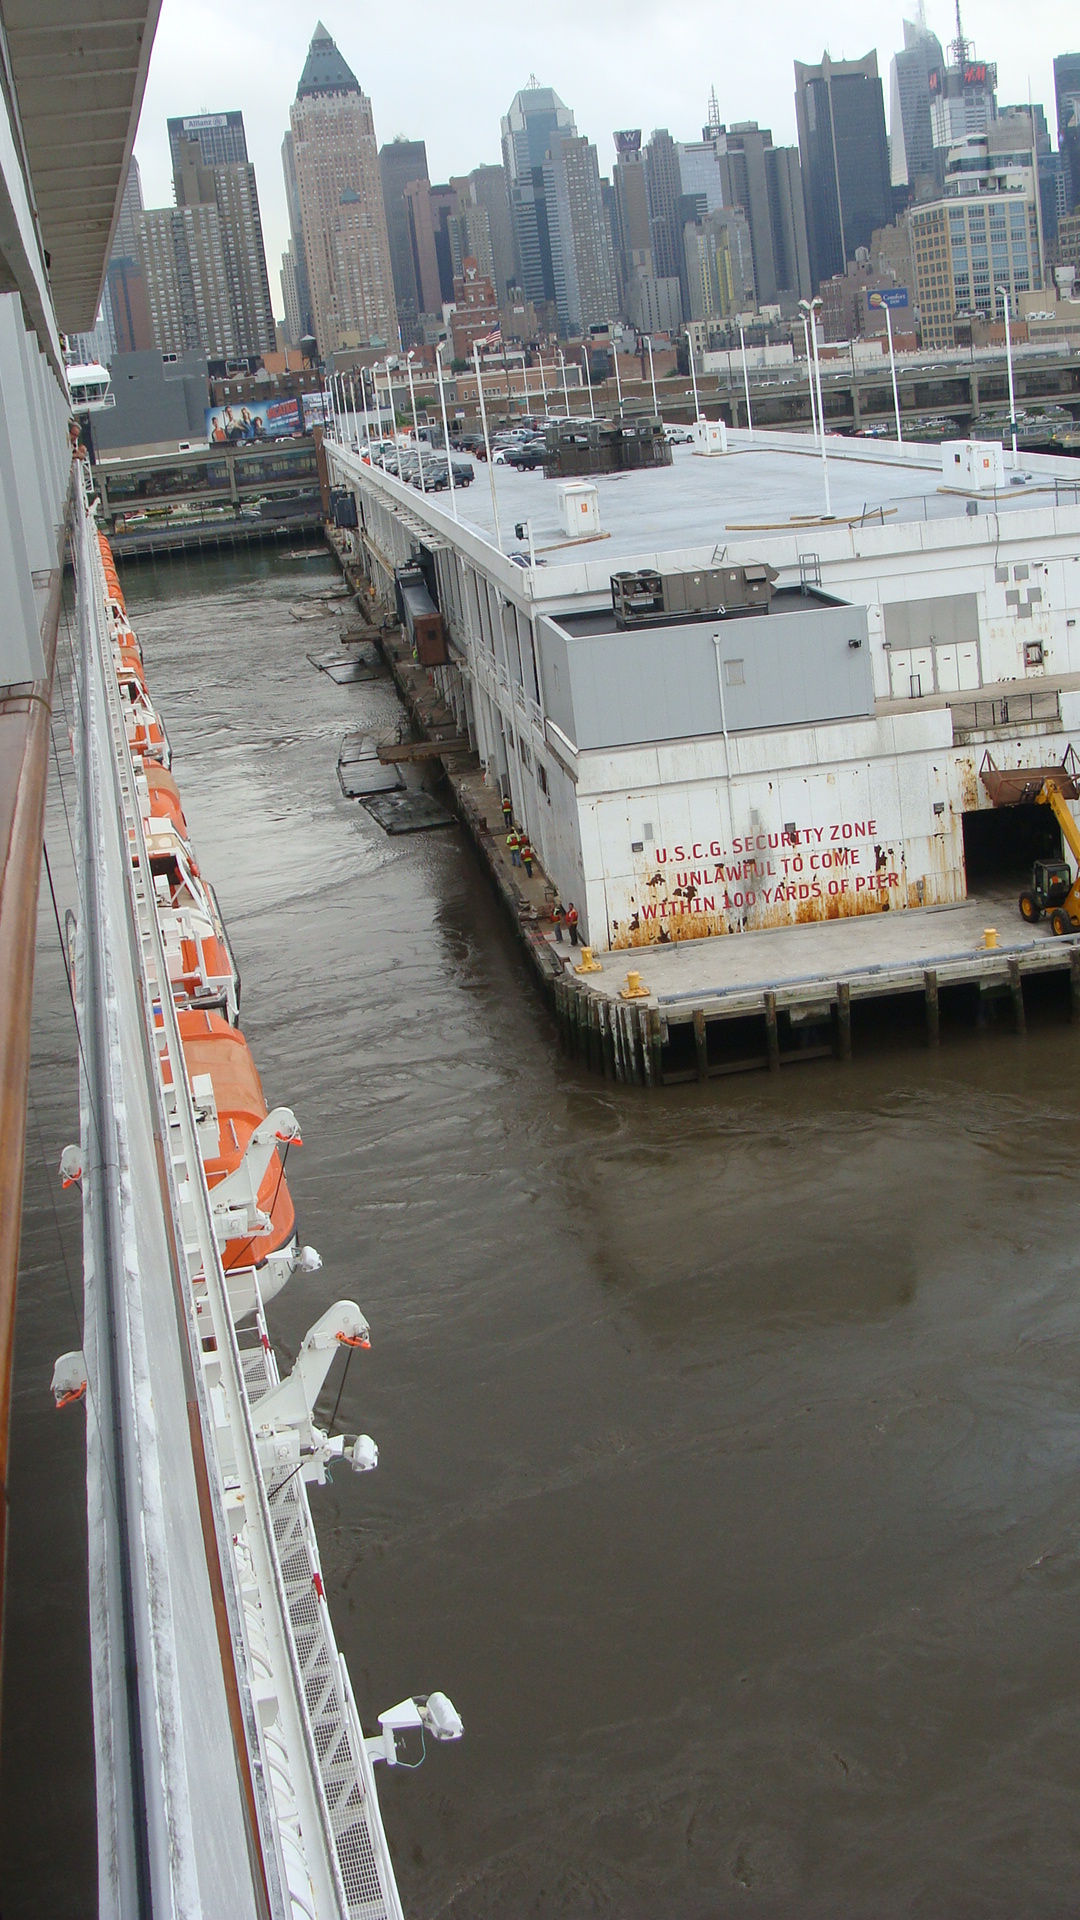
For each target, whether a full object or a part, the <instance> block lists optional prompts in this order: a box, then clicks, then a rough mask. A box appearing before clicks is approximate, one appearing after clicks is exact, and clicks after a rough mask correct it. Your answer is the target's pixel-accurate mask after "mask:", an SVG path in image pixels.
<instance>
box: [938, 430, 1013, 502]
mask: <svg viewBox="0 0 1080 1920" xmlns="http://www.w3.org/2000/svg"><path fill="white" fill-rule="evenodd" d="M941 477H942V479H943V480H944V482H945V485H946V486H947V487H958V488H959V489H960V490H961V491H962V492H964V493H992V492H993V490H994V488H995V487H1003V486H1004V485H1005V455H1004V452H1003V451H1002V446H1001V442H1000V440H944V441H943V442H942V446H941Z"/></svg>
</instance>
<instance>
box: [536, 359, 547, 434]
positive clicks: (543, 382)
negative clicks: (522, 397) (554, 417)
mask: <svg viewBox="0 0 1080 1920" xmlns="http://www.w3.org/2000/svg"><path fill="white" fill-rule="evenodd" d="M536 357H537V359H538V360H539V362H540V391H541V393H542V394H543V396H544V420H545V422H546V421H547V410H548V397H547V381H546V380H545V378H544V349H543V347H537V349H536Z"/></svg>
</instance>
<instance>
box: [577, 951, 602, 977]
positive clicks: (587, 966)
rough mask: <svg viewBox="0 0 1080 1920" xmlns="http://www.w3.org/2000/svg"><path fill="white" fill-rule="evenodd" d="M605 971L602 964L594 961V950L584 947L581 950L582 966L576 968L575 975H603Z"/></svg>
mask: <svg viewBox="0 0 1080 1920" xmlns="http://www.w3.org/2000/svg"><path fill="white" fill-rule="evenodd" d="M603 971H604V969H603V967H602V966H601V965H600V962H599V960H594V959H593V950H592V948H591V947H582V949H581V965H580V966H578V967H575V968H574V972H575V973H603Z"/></svg>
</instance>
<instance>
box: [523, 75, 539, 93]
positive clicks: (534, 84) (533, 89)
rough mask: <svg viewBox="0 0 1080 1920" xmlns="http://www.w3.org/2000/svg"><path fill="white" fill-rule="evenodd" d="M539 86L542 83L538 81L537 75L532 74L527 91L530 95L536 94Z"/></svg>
mask: <svg viewBox="0 0 1080 1920" xmlns="http://www.w3.org/2000/svg"><path fill="white" fill-rule="evenodd" d="M539 85H540V82H539V80H538V79H537V77H536V75H535V73H530V75H529V84H528V87H527V89H526V91H527V92H528V93H535V92H536V90H537V88H538V87H539Z"/></svg>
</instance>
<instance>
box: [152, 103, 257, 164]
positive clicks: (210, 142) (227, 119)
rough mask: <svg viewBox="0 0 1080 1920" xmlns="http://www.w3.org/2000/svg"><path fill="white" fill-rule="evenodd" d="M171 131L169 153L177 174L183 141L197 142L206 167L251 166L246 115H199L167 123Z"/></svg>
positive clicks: (234, 113)
mask: <svg viewBox="0 0 1080 1920" xmlns="http://www.w3.org/2000/svg"><path fill="white" fill-rule="evenodd" d="M166 124H167V126H168V129H169V154H170V157H171V159H172V169H173V173H174V174H175V172H176V169H177V167H178V166H179V165H180V142H181V140H197V141H198V145H199V157H200V158H201V160H202V163H203V166H204V167H243V166H246V165H247V157H248V150H247V135H246V134H245V132H244V116H243V114H242V113H237V112H233V113H197V114H192V115H189V116H188V117H187V118H183V119H171V120H169V121H167V122H166Z"/></svg>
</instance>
